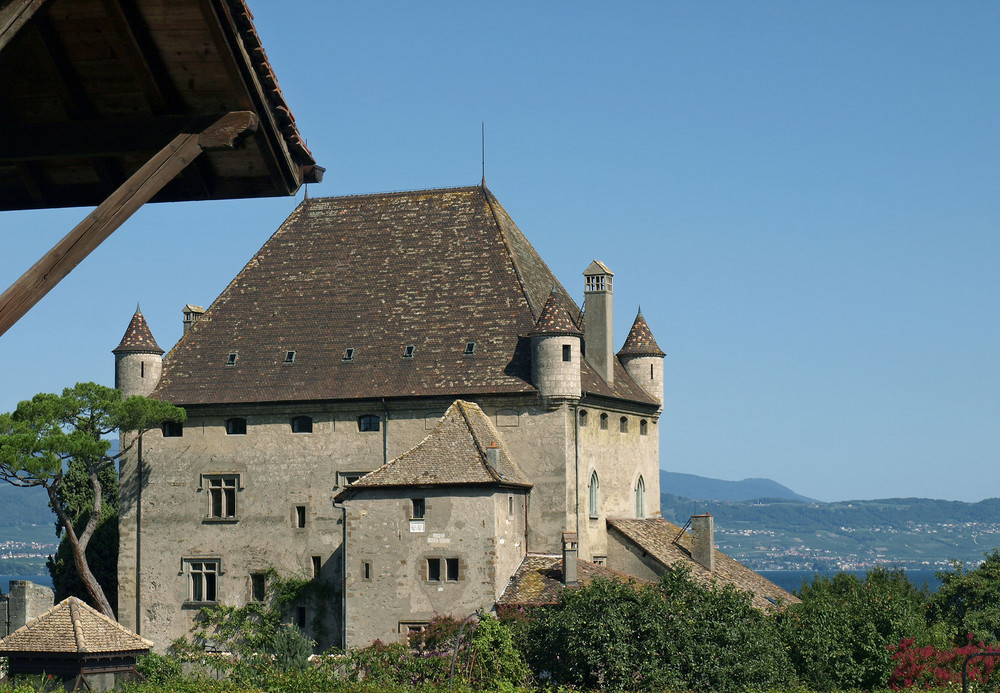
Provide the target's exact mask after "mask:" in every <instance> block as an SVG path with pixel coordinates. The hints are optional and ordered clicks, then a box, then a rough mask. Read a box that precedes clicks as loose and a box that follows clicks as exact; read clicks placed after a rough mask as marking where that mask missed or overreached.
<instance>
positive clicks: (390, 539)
mask: <svg viewBox="0 0 1000 693" xmlns="http://www.w3.org/2000/svg"><path fill="white" fill-rule="evenodd" d="M499 440H500V434H499V431H498V430H497V429H496V427H495V426H494V425H493V423H492V422H491V421H490V420H489V418H488V417H487V416H486V415H485V414H484V413H483V411H482V409H480V408H479V407H478V406H477V405H475V404H472V403H470V402H463V401H461V400H458V401H456V402H455V403H453V404H452V405H451V406H450V407H449V408H448V411H447V412H445V415H444V417H443V418H442V419H441V421H440V423H438V425H437V426H436V427H435V428H434V430H433V431H431V433H430V435H428V436H427V438H425V439H424V440H423V441H422V442H421V443H419V444H418V445H417V446H416V447H414V448H413V449H412V450H410V451H408V452H406V453H404V454H402V455H400V456H399V457H397V458H396V459H394V460H392V461H391V462H389V463H388V464H386V465H384V466H382V467H380V468H379V469H376V470H375V471H373V472H371V473H370V474H367V475H365V476H364V477H362V478H361V479H360V480H358V481H357V482H356V483H353V484H351V485H350V486H348V487H347V488H345V489H344V490H343V491H341V492H340V493H339V494H338V495H337V497H336V499H335V502H340V503H343V506H344V508H345V510H344V514H345V517H346V525H345V526H346V528H347V530H346V539H345V541H344V550H345V551H346V553H345V556H346V567H347V570H346V574H345V580H344V589H345V590H346V599H345V609H346V612H347V613H346V623H347V635H346V637H347V645H348V646H349V647H352V646H355V645H362V646H363V645H367V644H369V643H371V642H372V641H374V640H376V639H379V640H382V641H383V642H392V641H394V640H397V639H399V638H400V637H403V636H406V635H407V634H408V633H409V632H410V631H412V630H419V629H420V628H421V627H422V626H423V625H424V624H426V623H427V622H428V621H430V620H431V619H432V618H434V616H435V615H437V614H454V615H456V616H465V615H468V614H469V613H472V612H474V611H489V610H490V609H492V608H493V605H494V604H496V601H497V598H498V597H499V596H500V594H501V593H502V592H503V590H504V588H505V587H506V586H507V582H508V580H509V578H510V576H511V574H512V573H513V572H514V570H515V569H516V568H517V567H518V565H520V563H521V561H522V559H523V558H524V556H525V544H526V534H527V511H528V492H529V490H530V489H531V484H530V483H529V482H528V480H527V478H526V477H525V476H524V474H523V473H522V472H521V470H520V469H519V468H518V466H517V464H516V463H515V462H514V460H512V459H511V457H510V455H509V454H508V452H507V451H506V450H505V449H504V447H503V446H502V445H500V443H499Z"/></svg>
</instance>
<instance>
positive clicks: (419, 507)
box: [410, 498, 427, 520]
mask: <svg viewBox="0 0 1000 693" xmlns="http://www.w3.org/2000/svg"><path fill="white" fill-rule="evenodd" d="M426 510H427V507H426V505H425V504H424V499H423V498H414V499H413V514H412V515H411V516H410V517H411V519H414V520H422V519H423V518H424V512H425V511H426Z"/></svg>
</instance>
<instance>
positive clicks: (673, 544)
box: [608, 518, 800, 609]
mask: <svg viewBox="0 0 1000 693" xmlns="http://www.w3.org/2000/svg"><path fill="white" fill-rule="evenodd" d="M608 528H609V529H610V530H616V531H617V532H619V533H621V535H622V536H624V537H626V538H627V539H629V540H630V541H632V542H633V543H634V544H635V545H636V546H638V547H640V548H641V549H642V550H643V551H645V552H646V554H647V555H649V556H651V557H652V558H653V559H655V560H656V561H657V562H659V563H660V564H661V565H663V566H665V567H666V566H676V565H684V566H687V567H688V568H690V569H691V577H692V578H693V579H695V580H698V581H701V582H711V581H713V580H714V581H715V582H717V583H718V584H720V585H733V586H734V587H736V588H737V589H739V590H743V591H744V592H749V593H750V594H751V601H752V603H753V605H754V606H756V607H757V608H759V609H773V608H775V606H777V605H788V604H795V603H797V602H798V601H800V600H799V599H798V597H796V596H794V595H793V594H792V593H790V592H787V591H785V590H783V589H782V588H780V587H778V586H777V585H776V584H774V583H773V582H771V581H770V580H768V579H767V578H765V577H763V576H762V575H759V574H758V573H755V572H754V571H752V570H750V569H749V568H747V567H746V566H745V565H743V564H742V563H740V562H739V561H737V560H736V559H735V558H730V557H729V556H727V555H726V554H724V553H722V552H721V551H719V550H718V549H714V551H715V572H709V571H708V569H707V568H705V567H704V566H703V565H701V564H700V563H698V562H696V561H695V560H694V559H693V558H691V535H690V534H688V533H687V532H683V533H682V532H681V528H680V527H678V526H677V525H675V524H673V523H672V522H668V521H667V520H664V519H662V518H649V519H645V520H631V519H609V520H608ZM678 535H679V537H678ZM675 539H676V541H675Z"/></svg>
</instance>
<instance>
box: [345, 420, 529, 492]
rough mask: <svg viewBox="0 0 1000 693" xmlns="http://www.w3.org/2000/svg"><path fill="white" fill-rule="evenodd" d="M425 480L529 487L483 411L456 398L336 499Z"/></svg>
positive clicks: (430, 481) (428, 481) (420, 482)
mask: <svg viewBox="0 0 1000 693" xmlns="http://www.w3.org/2000/svg"><path fill="white" fill-rule="evenodd" d="M491 446H498V448H499V449H498V453H497V465H496V469H495V470H494V469H491V468H490V466H489V465H488V464H487V455H486V449H487V448H488V447H491ZM428 484H435V485H442V484H447V485H451V484H505V485H510V486H523V487H525V488H530V487H531V483H530V482H529V481H528V478H527V477H526V476H524V474H523V473H522V472H521V470H520V468H519V467H518V466H517V463H516V462H514V460H513V459H512V458H511V456H510V454H509V453H508V452H507V449H506V448H505V447H504V446H503V443H502V442H501V441H500V433H499V432H498V431H497V429H496V427H495V426H494V425H493V422H492V421H490V419H489V417H488V416H486V414H484V413H483V410H482V409H480V408H479V406H478V405H476V404H473V403H471V402H463V401H462V400H456V401H455V402H453V403H452V405H451V406H450V407H448V411H446V412H445V414H444V416H443V417H442V419H441V421H439V422H438V425H437V426H435V427H434V430H433V431H431V433H430V435H428V436H427V437H426V438H424V439H423V441H421V442H420V443H418V444H417V445H416V446H415V447H413V448H412V449H410V450H409V451H407V452H404V453H403V454H402V455H400V456H399V457H397V458H396V459H394V460H391V461H390V462H387V463H386V464H384V465H382V466H381V467H379V468H378V469H376V470H374V471H372V472H369V473H368V474H366V475H365V476H363V477H361V478H360V479H358V480H357V481H356V482H354V483H353V484H351V485H350V486H348V487H347V488H346V489H344V490H343V491H341V492H340V494H339V495H338V496H337V499H338V500H339V499H341V498H348V497H350V496H351V495H352V494H353V493H355V492H357V491H358V490H361V489H364V488H372V487H385V486H426V485H428Z"/></svg>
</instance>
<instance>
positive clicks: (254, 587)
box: [250, 573, 267, 602]
mask: <svg viewBox="0 0 1000 693" xmlns="http://www.w3.org/2000/svg"><path fill="white" fill-rule="evenodd" d="M266 596H267V576H266V575H264V573H251V575H250V599H251V600H253V601H255V602H262V601H264V598H265V597H266Z"/></svg>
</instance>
